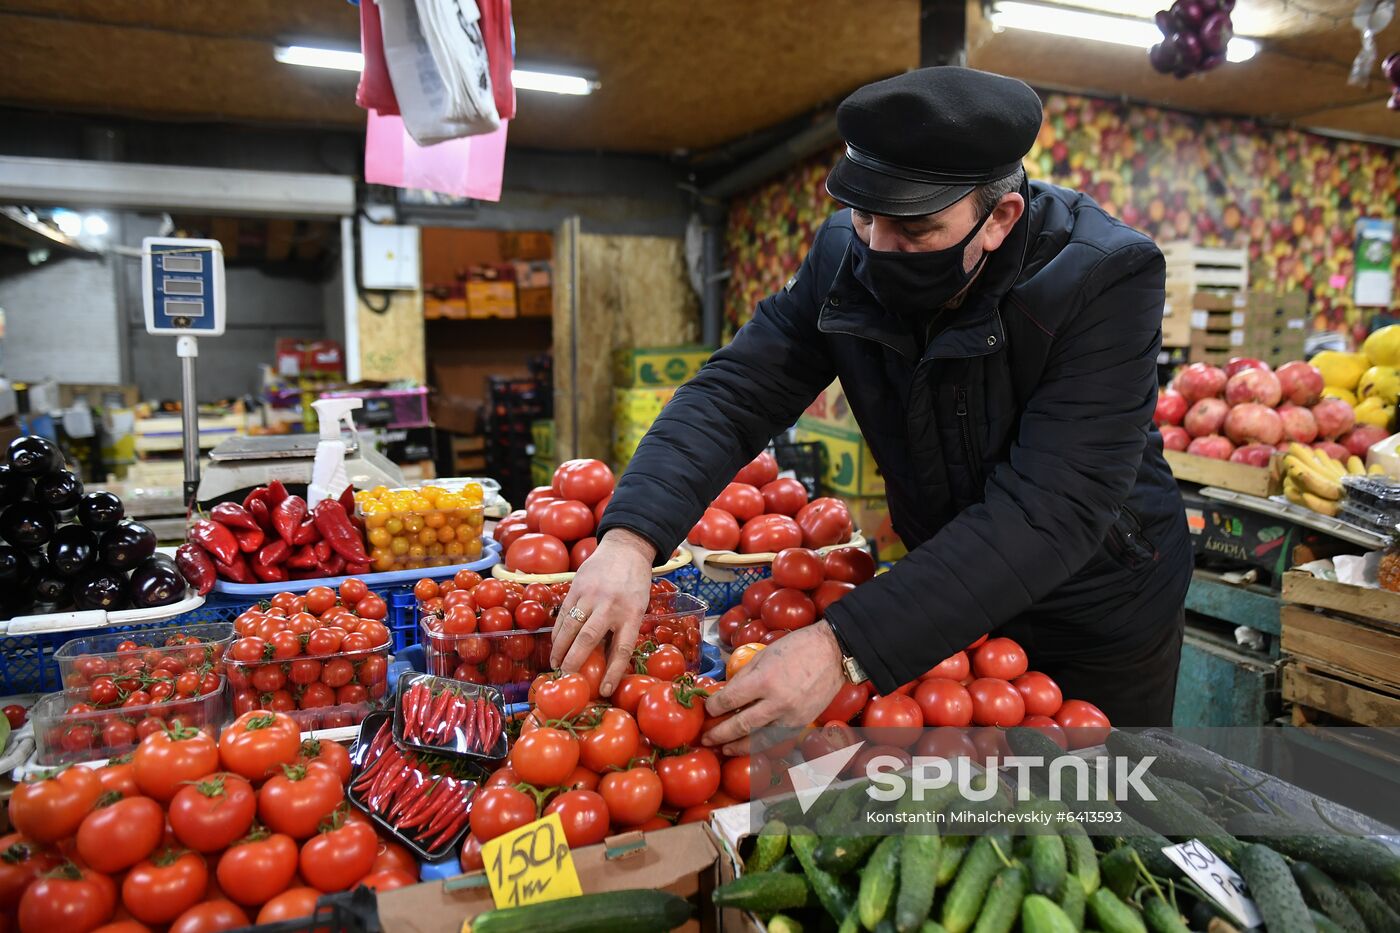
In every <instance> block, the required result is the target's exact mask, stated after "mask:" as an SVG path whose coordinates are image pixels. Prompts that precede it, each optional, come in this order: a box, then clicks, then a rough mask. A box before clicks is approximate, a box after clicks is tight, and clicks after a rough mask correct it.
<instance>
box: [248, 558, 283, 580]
mask: <svg viewBox="0 0 1400 933" xmlns="http://www.w3.org/2000/svg"><path fill="white" fill-rule="evenodd" d="M253 573H255V574H257V575H258V579H259V580H261V581H262V582H264V583H286V582H287V568H286V567H283V566H282V565H280V564H275V565H272V566H267V565H264V564H260V563H258V562H257V561H254V562H253Z"/></svg>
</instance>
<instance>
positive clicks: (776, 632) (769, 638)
mask: <svg viewBox="0 0 1400 933" xmlns="http://www.w3.org/2000/svg"><path fill="white" fill-rule="evenodd" d="M788 634H790V632H789V631H788V630H787V629H785V628H775V629H769V630H768V631H766V632H764V633H763V634H762V635H760V636H759V638H758V643H759V644H760V645H771V644H773V642H775V641H777V640H778V639H779V638H782V637H784V636H785V635H788Z"/></svg>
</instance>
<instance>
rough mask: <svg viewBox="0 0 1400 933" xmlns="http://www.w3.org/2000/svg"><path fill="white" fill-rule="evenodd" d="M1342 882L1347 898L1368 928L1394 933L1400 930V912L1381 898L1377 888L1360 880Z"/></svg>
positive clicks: (1379, 932)
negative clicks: (1392, 908)
mask: <svg viewBox="0 0 1400 933" xmlns="http://www.w3.org/2000/svg"><path fill="white" fill-rule="evenodd" d="M1340 884H1341V888H1342V891H1343V892H1345V894H1346V896H1347V900H1349V901H1351V906H1353V907H1355V908H1356V912H1357V913H1358V914H1360V915H1361V919H1362V920H1364V921H1365V922H1366V929H1368V930H1370V931H1371V933H1394V931H1395V930H1400V914H1397V913H1396V912H1395V911H1393V910H1391V909H1390V905H1389V904H1387V903H1386V902H1385V901H1384V900H1382V899H1381V896H1380V895H1379V894H1377V893H1376V889H1375V888H1373V887H1371V886H1370V885H1369V884H1367V883H1366V882H1365V881H1360V880H1358V881H1350V882H1346V881H1343V882H1340Z"/></svg>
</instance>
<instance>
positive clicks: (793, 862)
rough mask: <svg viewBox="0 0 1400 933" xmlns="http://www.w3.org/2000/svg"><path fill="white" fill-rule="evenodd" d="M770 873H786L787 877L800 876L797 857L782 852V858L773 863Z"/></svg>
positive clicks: (800, 869) (800, 870)
mask: <svg viewBox="0 0 1400 933" xmlns="http://www.w3.org/2000/svg"><path fill="white" fill-rule="evenodd" d="M768 870H769V871H770V872H787V873H788V874H789V875H800V874H802V865H801V864H800V863H799V862H798V861H797V856H795V855H793V854H792V853H791V852H784V853H783V857H782V858H780V859H778V860H777V861H776V862H774V863H773V867H772V868H770V869H768Z"/></svg>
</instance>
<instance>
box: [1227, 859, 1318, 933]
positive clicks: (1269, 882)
mask: <svg viewBox="0 0 1400 933" xmlns="http://www.w3.org/2000/svg"><path fill="white" fill-rule="evenodd" d="M1239 864H1240V874H1241V875H1243V876H1244V881H1245V884H1247V885H1248V886H1249V896H1250V897H1251V898H1252V899H1253V900H1254V905H1255V906H1256V907H1258V908H1259V915H1260V916H1261V917H1263V918H1264V926H1265V928H1266V929H1268V930H1269V933H1314V931H1315V930H1316V929H1317V928H1316V927H1315V926H1313V922H1312V918H1310V917H1309V916H1308V905H1307V904H1306V903H1305V902H1304V900H1303V892H1302V891H1300V890H1298V883H1297V882H1296V881H1294V880H1293V874H1292V873H1291V872H1290V871H1289V870H1288V863H1287V862H1285V861H1284V860H1283V856H1282V855H1279V854H1278V853H1277V852H1275V851H1274V850H1273V849H1270V848H1269V847H1268V846H1264V845H1257V844H1255V845H1246V846H1245V848H1244V851H1243V852H1241V853H1240V862H1239Z"/></svg>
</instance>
